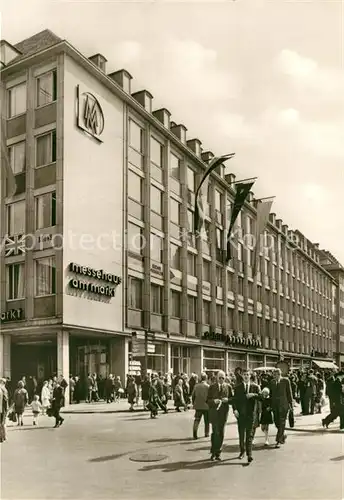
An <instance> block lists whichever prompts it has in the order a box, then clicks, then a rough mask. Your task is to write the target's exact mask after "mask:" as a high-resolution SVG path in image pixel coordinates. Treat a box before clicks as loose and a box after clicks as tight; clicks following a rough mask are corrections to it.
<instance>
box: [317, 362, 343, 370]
mask: <svg viewBox="0 0 344 500" xmlns="http://www.w3.org/2000/svg"><path fill="white" fill-rule="evenodd" d="M313 363H314V364H315V365H316V366H317V367H318V368H322V369H324V370H325V369H327V370H338V366H337V365H336V364H335V363H333V362H332V361H313Z"/></svg>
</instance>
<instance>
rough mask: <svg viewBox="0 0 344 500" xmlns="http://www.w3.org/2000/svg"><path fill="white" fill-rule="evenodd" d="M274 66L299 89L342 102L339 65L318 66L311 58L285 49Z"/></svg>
mask: <svg viewBox="0 0 344 500" xmlns="http://www.w3.org/2000/svg"><path fill="white" fill-rule="evenodd" d="M275 66H276V68H277V70H278V71H279V72H280V73H282V74H284V75H286V76H288V77H289V78H290V81H291V83H292V84H293V85H294V86H296V87H297V88H298V89H299V90H301V91H302V90H303V91H307V92H309V91H311V92H313V93H317V95H318V97H319V94H320V96H321V97H327V98H330V99H334V100H338V101H339V100H340V101H341V102H344V97H343V88H344V72H343V69H342V68H341V67H339V66H338V68H324V67H319V65H318V64H317V63H316V61H314V60H313V59H310V58H308V57H304V56H301V55H300V54H298V53H297V52H294V51H292V50H287V49H284V50H282V51H281V52H280V53H279V55H278V57H277V59H276V60H275Z"/></svg>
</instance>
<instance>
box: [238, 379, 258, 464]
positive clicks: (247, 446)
mask: <svg viewBox="0 0 344 500" xmlns="http://www.w3.org/2000/svg"><path fill="white" fill-rule="evenodd" d="M241 375H242V379H243V381H242V382H241V383H240V384H238V385H237V386H236V387H235V389H234V398H233V410H234V415H235V417H236V419H237V421H238V431H239V443H240V455H239V458H240V459H241V458H243V456H244V455H245V450H246V455H247V460H248V463H251V462H252V460H253V458H252V442H253V438H254V434H255V431H256V425H258V424H259V418H258V410H257V400H258V398H259V395H260V389H259V386H258V385H257V384H255V383H254V382H251V380H250V379H251V374H250V371H249V370H244V371H243V372H242V374H241Z"/></svg>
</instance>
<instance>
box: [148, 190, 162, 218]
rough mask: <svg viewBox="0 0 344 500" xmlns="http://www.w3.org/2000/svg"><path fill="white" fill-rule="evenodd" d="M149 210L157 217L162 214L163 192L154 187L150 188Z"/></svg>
mask: <svg viewBox="0 0 344 500" xmlns="http://www.w3.org/2000/svg"><path fill="white" fill-rule="evenodd" d="M151 210H153V212H155V213H157V214H159V215H162V214H163V192H162V191H160V189H158V188H156V187H155V186H151Z"/></svg>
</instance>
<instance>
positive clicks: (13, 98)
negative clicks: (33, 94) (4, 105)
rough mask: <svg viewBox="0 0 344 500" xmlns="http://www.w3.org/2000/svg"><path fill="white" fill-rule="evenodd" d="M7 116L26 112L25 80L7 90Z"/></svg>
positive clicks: (10, 116)
mask: <svg viewBox="0 0 344 500" xmlns="http://www.w3.org/2000/svg"><path fill="white" fill-rule="evenodd" d="M7 95H8V118H12V117H13V116H17V115H20V114H22V113H25V112H26V82H24V83H21V84H20V85H16V86H15V87H12V88H11V89H9V90H8V94H7Z"/></svg>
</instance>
